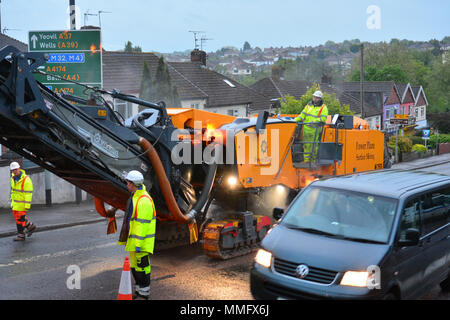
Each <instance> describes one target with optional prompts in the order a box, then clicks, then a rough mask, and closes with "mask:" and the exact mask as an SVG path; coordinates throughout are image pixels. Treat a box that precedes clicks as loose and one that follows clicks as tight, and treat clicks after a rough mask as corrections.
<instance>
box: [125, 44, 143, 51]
mask: <svg viewBox="0 0 450 320" xmlns="http://www.w3.org/2000/svg"><path fill="white" fill-rule="evenodd" d="M123 51H124V52H130V53H131V52H142V49H141V47H139V46H133V44H132V43H131V41H128V42H127V43H125V48H124V49H123Z"/></svg>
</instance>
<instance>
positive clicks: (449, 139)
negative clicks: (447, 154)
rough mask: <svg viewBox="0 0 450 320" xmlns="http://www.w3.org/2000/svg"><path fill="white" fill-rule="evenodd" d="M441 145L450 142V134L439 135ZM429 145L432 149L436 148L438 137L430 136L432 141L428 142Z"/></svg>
mask: <svg viewBox="0 0 450 320" xmlns="http://www.w3.org/2000/svg"><path fill="white" fill-rule="evenodd" d="M438 139H439V143H446V142H450V134H439V138H438ZM427 144H428V145H429V146H430V147H431V148H432V149H435V148H436V135H435V134H432V135H431V136H430V139H429V140H428V142H427Z"/></svg>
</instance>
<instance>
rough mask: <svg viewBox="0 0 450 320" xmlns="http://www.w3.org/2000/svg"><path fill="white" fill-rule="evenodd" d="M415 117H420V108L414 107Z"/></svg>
mask: <svg viewBox="0 0 450 320" xmlns="http://www.w3.org/2000/svg"><path fill="white" fill-rule="evenodd" d="M414 117H415V118H416V119H417V118H418V117H419V108H415V109H414Z"/></svg>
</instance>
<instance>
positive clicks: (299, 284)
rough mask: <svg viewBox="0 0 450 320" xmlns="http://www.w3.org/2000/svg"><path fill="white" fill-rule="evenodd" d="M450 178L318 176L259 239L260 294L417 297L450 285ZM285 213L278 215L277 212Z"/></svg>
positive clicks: (256, 290) (255, 284) (255, 285)
mask: <svg viewBox="0 0 450 320" xmlns="http://www.w3.org/2000/svg"><path fill="white" fill-rule="evenodd" d="M449 209H450V176H446V175H441V174H435V173H429V172H421V171H402V170H384V171H374V172H367V173H359V174H353V175H349V176H341V177H335V178H329V179H325V180H319V181H315V182H313V183H312V184H310V185H309V186H308V187H307V188H305V189H304V190H303V191H302V192H301V193H299V194H298V195H297V197H296V198H295V199H294V200H293V201H292V203H291V204H290V206H289V207H288V208H287V210H286V213H284V214H283V210H282V209H279V208H275V209H274V217H275V218H276V219H280V218H281V219H280V220H279V221H278V223H277V224H276V225H275V226H274V227H273V228H272V229H271V230H270V231H269V233H268V234H267V236H266V237H265V238H264V240H263V241H262V243H261V249H260V250H259V251H258V253H257V255H256V257H255V263H254V266H253V268H252V270H251V275H250V287H251V292H252V294H253V296H254V297H255V298H257V299H277V298H279V299H327V298H331V299H414V298H419V297H420V296H422V295H424V294H425V293H427V292H428V291H429V290H430V289H431V288H433V287H434V286H436V285H437V284H440V285H441V288H442V289H443V290H446V291H447V290H449V287H450V283H449V282H450V280H449V275H450V210H449ZM281 215H282V217H281Z"/></svg>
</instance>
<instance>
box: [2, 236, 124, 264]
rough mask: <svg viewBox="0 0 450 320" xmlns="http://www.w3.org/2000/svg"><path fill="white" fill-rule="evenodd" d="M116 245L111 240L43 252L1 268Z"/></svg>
mask: <svg viewBox="0 0 450 320" xmlns="http://www.w3.org/2000/svg"><path fill="white" fill-rule="evenodd" d="M116 245H117V242H110V243H105V244H101V245H97V246H93V247H87V248H79V249H72V250H65V251H59V252H55V253H46V254H41V255H38V256H34V257H29V258H25V259H19V260H13V261H12V262H10V263H7V264H0V268H1V267H11V266H15V265H18V264H25V263H30V262H36V261H38V260H40V259H48V258H56V257H63V256H68V255H71V254H74V253H78V252H86V251H90V250H95V249H101V248H108V247H113V246H116Z"/></svg>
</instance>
